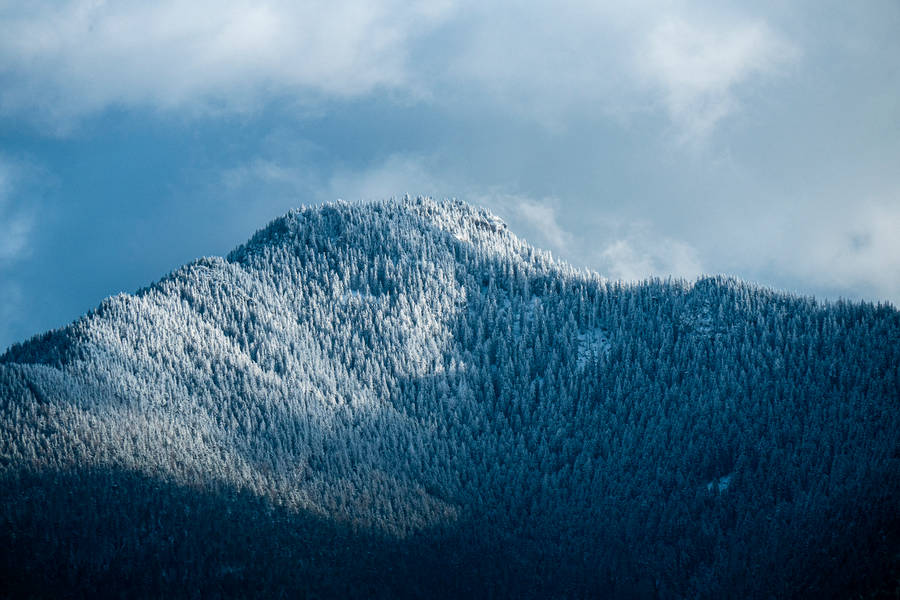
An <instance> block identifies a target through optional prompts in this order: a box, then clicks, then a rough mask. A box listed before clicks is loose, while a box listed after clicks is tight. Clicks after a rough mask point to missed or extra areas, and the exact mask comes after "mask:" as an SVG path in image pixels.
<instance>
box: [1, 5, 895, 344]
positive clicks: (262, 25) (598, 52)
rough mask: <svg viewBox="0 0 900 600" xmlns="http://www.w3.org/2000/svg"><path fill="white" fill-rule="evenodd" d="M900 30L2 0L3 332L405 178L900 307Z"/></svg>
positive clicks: (657, 17)
mask: <svg viewBox="0 0 900 600" xmlns="http://www.w3.org/2000/svg"><path fill="white" fill-rule="evenodd" d="M623 6H627V7H628V8H622V7H623ZM898 32H900V3H898V2H897V1H896V0H884V1H880V0H867V1H865V2H846V1H830V0H810V1H806V2H804V1H802V0H801V1H795V2H776V1H773V2H767V1H765V0H763V1H754V2H745V3H726V2H705V3H704V2H699V3H695V2H677V1H671V2H641V1H632V2H608V3H604V2H602V1H598V0H592V1H584V2H574V1H565V0H563V1H559V0H556V1H554V2H546V3H536V2H530V3H529V2H503V1H497V2H488V3H485V2H465V1H459V2H457V1H453V0H447V1H430V2H423V3H416V2H410V1H408V0H404V1H393V0H361V1H354V0H349V1H348V0H328V1H322V2H305V3H304V2H272V1H264V0H253V1H247V2H241V1H234V0H216V1H214V2H213V1H209V2H205V1H202V0H199V1H198V0H195V1H193V2H189V3H188V2H185V3H179V2H172V1H168V0H159V1H156V2H143V1H125V2H103V1H102V0H92V1H59V0H54V1H43V2H42V1H33V2H3V1H2V0H0V349H2V348H3V347H5V346H7V345H8V344H10V343H12V342H14V341H18V340H22V339H24V338H26V337H29V336H31V335H33V334H36V333H39V332H41V331H44V330H47V329H50V328H53V327H58V326H61V325H64V324H66V323H67V322H69V321H71V320H73V319H75V318H77V317H78V316H79V315H80V314H82V313H83V312H85V311H87V310H89V309H90V308H92V307H94V306H96V305H97V304H98V303H99V301H100V300H101V299H102V298H104V297H105V296H108V295H110V294H115V293H118V292H120V291H125V292H132V291H134V290H136V289H137V288H139V287H141V286H143V285H146V284H148V283H150V282H152V281H154V280H156V279H158V278H159V277H161V276H162V275H164V274H165V273H167V272H168V271H170V270H172V269H173V268H175V267H177V266H178V265H180V264H183V263H185V262H187V261H189V260H192V259H193V258H196V257H198V256H202V255H213V254H218V255H221V254H224V253H226V252H228V250H230V249H231V248H232V247H234V246H235V245H237V244H238V243H240V242H243V241H244V240H246V239H247V238H248V237H249V236H250V235H251V234H252V233H253V232H254V231H255V230H256V229H258V228H259V227H261V226H263V225H264V224H265V223H266V222H267V221H269V220H271V219H273V218H275V217H277V216H279V215H280V214H282V213H284V212H286V211H287V210H288V209H289V208H291V207H293V206H298V205H300V204H307V205H308V204H315V203H319V202H323V201H326V200H332V199H335V198H343V199H346V200H359V199H369V198H383V197H388V196H395V195H402V194H404V193H409V194H412V195H432V196H439V197H457V198H461V199H465V200H468V201H470V202H473V203H477V204H482V205H485V206H487V207H488V208H490V209H492V210H493V211H494V212H495V213H497V214H498V215H500V216H501V217H503V218H504V219H505V220H506V221H507V222H508V223H509V224H510V226H511V227H512V228H513V230H514V231H516V232H517V233H518V234H520V235H521V236H522V237H524V238H525V239H527V240H528V241H530V242H532V243H533V244H535V245H537V246H540V247H543V248H546V249H549V250H551V251H552V252H553V253H554V254H555V255H556V256H559V257H562V258H565V259H567V260H569V261H570V262H573V263H575V264H577V265H579V266H589V267H591V268H594V269H596V270H598V271H599V272H600V273H602V274H604V275H606V276H607V277H610V278H626V279H639V278H643V277H646V276H648V275H670V274H671V275H676V276H680V277H687V278H693V277H696V276H697V275H699V274H702V273H727V274H733V275H737V276H739V277H742V278H745V279H749V280H752V281H756V282H759V283H761V284H764V285H768V286H773V287H776V288H779V289H784V290H790V291H796V292H800V293H803V294H810V295H815V296H816V297H818V298H839V297H847V298H859V299H869V300H882V301H890V302H893V303H895V304H897V303H900V35H898Z"/></svg>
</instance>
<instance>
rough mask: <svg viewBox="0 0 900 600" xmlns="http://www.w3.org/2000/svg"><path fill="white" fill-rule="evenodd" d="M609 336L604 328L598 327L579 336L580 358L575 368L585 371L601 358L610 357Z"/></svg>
mask: <svg viewBox="0 0 900 600" xmlns="http://www.w3.org/2000/svg"><path fill="white" fill-rule="evenodd" d="M609 349H610V343H609V335H608V334H607V332H606V330H604V329H603V328H602V327H596V328H594V329H591V330H589V331H583V332H581V333H579V334H578V358H577V360H576V362H575V366H576V367H577V368H578V369H584V368H585V367H586V366H587V365H588V364H590V363H591V362H593V361H595V360H597V359H598V358H599V357H601V356H607V355H609Z"/></svg>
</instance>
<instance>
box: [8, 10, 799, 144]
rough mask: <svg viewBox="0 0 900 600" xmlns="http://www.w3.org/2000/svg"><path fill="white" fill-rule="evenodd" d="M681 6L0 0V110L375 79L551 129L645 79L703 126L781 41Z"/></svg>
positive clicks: (748, 24)
mask: <svg viewBox="0 0 900 600" xmlns="http://www.w3.org/2000/svg"><path fill="white" fill-rule="evenodd" d="M692 6H693V7H694V8H691V7H692ZM697 6H702V5H697V4H693V5H690V6H686V5H682V4H680V3H673V4H669V5H666V6H664V7H660V6H659V5H658V4H657V3H652V2H634V3H629V5H628V7H627V8H623V7H622V5H621V4H620V3H615V2H587V1H584V0H563V1H561V2H559V3H557V4H555V5H554V6H553V7H552V9H548V7H547V6H546V5H543V4H539V3H535V4H528V3H526V4H522V3H508V2H502V1H500V2H496V3H487V4H485V3H474V2H470V1H469V0H441V1H436V0H429V1H417V2H405V1H402V0H333V1H331V2H299V3H296V2H288V1H287V0H258V1H255V2H250V1H249V0H219V1H217V2H212V1H211V0H199V1H197V2H191V3H183V2H177V1H176V0H160V1H159V2H149V3H148V2H138V1H136V0H131V1H125V2H115V3H114V2H104V1H101V0H67V1H63V2H57V1H51V0H43V1H37V2H30V3H24V4H21V5H20V6H12V5H10V6H7V7H5V8H0V64H3V65H4V66H3V68H2V69H0V111H3V112H6V113H7V114H12V115H21V114H25V115H27V116H29V117H30V118H32V119H37V120H44V121H45V122H49V123H52V124H54V125H55V126H57V127H59V128H60V129H62V130H64V129H65V127H66V126H67V125H68V124H69V122H70V121H73V120H77V119H78V118H79V117H81V116H84V115H89V114H93V113H96V112H99V111H103V110H105V109H107V108H110V107H125V108H149V109H152V110H164V111H176V110H177V111H179V112H180V113H182V114H197V113H199V114H217V113H219V112H223V111H224V112H235V111H237V112H248V111H255V110H257V109H259V108H260V107H262V106H264V105H265V104H266V103H267V102H271V101H273V100H287V101H289V102H291V103H293V104H294V105H295V106H296V107H298V109H302V110H315V109H316V107H319V106H321V105H323V104H324V103H326V102H328V101H330V100H334V99H350V98H359V97H364V96H372V95H375V94H387V95H389V96H391V97H393V98H395V99H401V100H402V101H404V102H407V101H410V100H422V101H427V102H430V103H435V104H437V105H442V106H446V105H453V106H459V104H461V103H462V104H465V105H466V106H472V105H473V103H474V105H482V106H486V107H490V108H491V109H493V110H501V111H502V112H503V113H506V114H517V115H519V116H521V117H524V118H528V119H535V120H537V121H539V122H541V123H543V124H544V125H547V126H550V127H551V128H554V127H555V128H560V127H565V126H571V125H572V123H573V120H574V121H576V122H577V121H579V120H583V119H584V118H596V116H597V115H605V116H609V115H622V114H626V115H628V114H630V115H633V114H643V113H645V112H646V111H647V110H648V109H650V108H652V107H654V106H655V103H656V101H655V99H654V97H652V95H653V94H657V93H658V94H662V104H663V106H664V108H665V110H666V114H668V115H669V116H670V117H671V118H672V119H673V120H674V121H675V122H676V123H678V125H679V126H680V127H683V128H684V129H686V130H688V131H690V132H691V133H693V134H705V133H708V132H709V131H710V130H711V129H712V128H713V127H714V126H715V125H716V124H717V123H718V122H719V121H721V120H722V119H723V118H724V117H725V116H727V115H728V114H730V113H732V112H733V111H734V110H735V108H736V106H738V104H739V102H738V99H739V93H738V87H739V86H740V85H742V84H744V83H746V82H748V81H750V80H751V79H752V78H753V77H754V76H757V75H761V74H764V73H768V72H770V71H771V70H772V69H773V68H775V67H777V66H778V65H780V64H781V63H782V62H783V61H784V59H785V57H786V56H789V55H790V54H791V47H790V45H789V44H787V43H786V42H784V41H783V40H782V39H781V38H780V37H779V36H777V35H776V34H775V33H774V32H773V31H772V29H771V28H770V27H769V26H768V25H767V24H766V23H765V22H763V21H761V20H754V19H751V18H738V17H731V20H730V21H727V24H726V25H723V24H722V23H723V22H724V21H723V20H722V19H716V18H713V17H710V16H709V15H710V14H715V13H714V11H712V10H709V9H706V10H700V9H699V8H696V7H697ZM648 87H649V89H648ZM648 93H649V94H650V96H648ZM302 110H301V114H303V113H302Z"/></svg>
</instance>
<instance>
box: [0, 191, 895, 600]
mask: <svg viewBox="0 0 900 600" xmlns="http://www.w3.org/2000/svg"><path fill="white" fill-rule="evenodd" d="M898 340H900V313H898V312H897V311H896V310H895V309H892V308H890V307H886V306H875V305H872V304H866V303H841V302H838V303H826V304H821V303H817V302H815V301H813V300H811V299H809V298H798V297H793V296H790V295H784V294H779V293H775V292H772V291H769V290H765V289H763V288H758V287H756V286H752V285H748V284H745V283H743V282H740V281H738V280H735V279H731V278H724V277H711V278H702V279H700V280H698V281H697V282H694V283H687V282H683V281H679V280H674V281H661V280H649V281H646V282H643V283H640V284H634V285H628V284H622V283H619V282H610V281H608V280H605V279H603V278H602V277H600V276H599V275H597V274H596V273H591V272H586V271H579V270H576V269H573V268H572V267H571V266H569V265H567V264H565V263H562V262H559V261H555V260H553V259H552V258H551V257H550V255H549V254H547V253H544V252H541V251H539V250H535V249H533V248H532V247H531V246H529V245H527V244H526V243H525V242H523V241H522V240H520V239H519V238H517V237H515V235H514V234H512V233H511V232H510V231H509V230H508V228H507V227H505V225H503V224H502V221H500V220H499V219H497V218H496V217H493V216H492V215H490V213H488V212H487V211H484V210H483V209H476V208H473V207H470V206H468V205H466V204H465V203H463V202H459V201H433V200H430V199H426V198H416V199H412V198H404V199H399V200H392V201H383V202H375V203H371V204H347V203H333V204H328V205H323V206H321V207H311V208H305V209H300V210H295V211H292V212H290V213H288V214H287V215H285V216H284V217H281V218H279V219H276V220H275V221H273V222H271V223H270V224H269V225H267V226H266V227H264V228H262V229H260V230H259V231H257V232H256V234H254V235H253V236H252V237H251V238H250V240H248V242H247V243H245V244H243V245H241V246H239V247H237V248H236V249H235V250H234V251H232V252H231V253H229V254H228V255H227V256H226V257H225V258H217V257H207V258H201V259H198V260H196V261H193V262H191V263H189V264H187V265H185V266H183V267H181V268H179V269H176V270H174V271H173V272H171V273H170V274H169V275H167V276H165V277H163V278H162V279H160V280H159V281H158V282H156V283H154V284H152V285H150V286H148V287H146V288H142V289H141V290H139V291H138V292H136V293H135V294H122V295H119V296H115V297H112V298H110V299H107V300H105V301H104V302H103V303H101V305H100V306H99V307H98V308H97V309H95V310H94V311H91V312H90V313H88V314H87V315H85V316H84V317H82V318H81V319H79V320H78V321H76V322H75V323H73V324H72V325H70V326H68V327H66V328H62V329H59V330H55V331H53V332H48V333H47V334H44V335H43V336H37V337H35V338H32V340H30V341H28V342H26V343H24V344H18V345H14V346H13V347H11V348H10V349H9V350H7V352H6V353H5V354H4V355H3V356H2V357H0V457H2V458H3V460H2V462H0V481H2V482H3V483H4V486H5V490H4V494H5V495H4V496H3V497H2V499H0V510H2V512H0V524H3V526H4V529H3V531H2V533H3V534H4V536H5V541H6V542H8V545H7V547H9V548H18V552H15V553H8V554H7V555H6V556H4V557H3V558H4V561H5V562H4V565H5V566H6V569H5V570H6V572H8V573H32V574H33V576H32V577H31V579H28V578H27V577H26V578H25V579H24V580H22V583H21V586H22V588H21V590H20V591H22V592H23V595H27V590H28V589H29V585H31V586H33V585H36V583H35V582H36V581H37V580H38V579H40V578H41V577H44V576H45V575H46V573H47V571H46V568H44V567H41V564H42V563H41V560H40V559H44V560H50V558H52V557H54V556H61V555H65V556H70V555H71V556H77V557H80V558H79V560H75V561H74V562H73V563H72V564H69V563H68V562H66V560H69V559H66V560H63V561H62V563H60V566H59V569H60V570H61V571H60V573H61V575H59V577H61V578H62V579H59V581H63V580H66V581H80V582H81V583H80V584H79V585H80V586H81V587H80V588H78V589H81V590H82V591H83V592H85V593H88V592H89V591H91V590H94V591H96V589H97V588H96V587H93V586H96V585H100V583H99V582H101V581H107V580H108V578H109V577H113V576H112V575H108V573H109V572H110V571H109V569H110V568H111V567H110V563H108V562H107V563H104V562H103V561H101V560H100V559H99V558H97V559H96V560H92V559H91V558H89V557H84V556H83V553H84V551H85V549H84V546H83V544H84V543H85V542H84V540H93V541H96V542H98V543H100V544H101V545H103V544H112V545H113V546H123V547H127V548H132V550H130V551H129V552H130V553H126V554H125V558H124V559H121V560H119V559H117V561H118V562H115V561H114V566H115V565H117V566H115V568H113V571H112V572H113V573H118V575H115V576H114V577H113V582H114V583H115V582H118V585H124V583H123V582H124V581H125V580H127V579H128V578H129V577H131V575H128V573H131V571H130V570H129V569H130V568H131V567H130V566H128V565H130V564H131V563H129V562H127V561H128V560H130V561H135V560H138V559H137V558H136V557H138V556H145V559H146V560H149V564H154V565H156V564H157V563H158V562H159V561H162V562H166V561H165V560H163V557H164V556H166V553H167V552H170V551H171V548H170V547H169V546H168V545H167V542H166V541H165V540H167V539H169V538H173V539H179V540H181V541H180V542H179V544H180V546H179V548H180V550H179V552H180V553H181V555H183V559H184V561H183V564H180V565H169V566H167V567H165V568H163V567H154V568H152V569H150V571H149V572H148V575H147V577H149V578H150V583H151V584H152V585H150V587H148V588H147V589H162V588H159V586H163V587H165V586H166V585H169V583H170V580H171V581H178V582H180V585H189V586H193V587H194V588H195V589H197V590H200V591H201V593H202V592H203V591H204V590H205V591H207V592H209V593H213V592H212V590H218V591H217V592H215V593H218V594H225V595H241V596H246V595H277V594H284V593H289V592H290V590H294V591H297V590H302V589H306V590H307V591H310V593H313V591H314V590H319V592H320V593H322V594H325V595H337V592H336V591H335V590H336V589H337V588H336V587H335V586H338V587H340V586H341V585H343V584H342V583H341V581H343V580H342V579H341V577H343V576H342V575H340V573H345V574H347V575H348V576H349V579H348V581H351V580H352V581H353V584H352V588H351V589H349V590H347V589H344V592H343V593H342V594H339V595H347V593H348V592H349V593H350V595H361V594H363V595H379V593H382V594H384V595H390V596H398V595H400V596H414V597H418V596H423V595H429V596H434V595H440V593H441V590H443V589H444V588H443V587H442V586H446V585H447V581H448V579H452V578H458V579H459V581H460V582H462V583H461V584H460V586H461V587H456V588H453V589H455V590H456V595H459V594H465V595H475V596H491V595H492V596H509V597H512V596H519V597H521V596H529V595H534V596H545V597H546V596H567V597H580V596H598V595H600V596H609V597H622V596H632V597H653V596H657V597H722V596H723V595H724V596H729V595H732V596H733V595H739V596H743V597H768V596H771V595H776V596H779V595H782V596H783V595H792V596H809V597H827V596H829V595H832V596H840V595H842V594H846V593H851V592H853V593H855V592H857V591H859V590H869V589H888V588H887V587H884V586H890V585H892V584H891V583H890V581H891V580H890V577H891V575H890V573H891V572H892V571H891V570H892V569H894V572H896V564H897V563H896V558H895V556H896V549H897V548H900V526H898V522H897V517H896V511H894V510H893V507H895V506H896V501H897V499H898V498H900V489H898V488H900V483H898V481H900V478H898V477H897V475H898V473H900V456H898V455H897V454H896V450H895V449H896V447H898V444H900V439H898V433H897V431H900V422H898V411H897V410H896V407H897V405H898V402H900V398H898V389H900V371H898V366H897V365H898V364H900V343H898ZM58 481H68V482H70V483H69V484H67V485H68V486H69V488H70V489H71V490H72V494H74V496H72V494H70V497H74V498H75V505H76V506H82V505H83V506H85V507H87V506H95V505H96V499H97V498H107V499H109V500H110V502H113V503H114V505H115V506H117V507H119V508H118V509H117V510H116V511H113V512H112V513H111V514H110V515H109V518H111V519H114V520H116V521H117V522H121V523H122V524H123V533H121V534H116V533H115V532H111V533H106V534H97V535H96V536H95V535H94V534H92V533H89V532H87V531H85V530H84V529H83V528H84V526H83V525H82V524H80V523H79V521H78V518H77V515H78V514H82V515H83V512H84V511H82V513H76V512H73V511H72V510H70V509H69V508H67V506H66V505H65V503H62V504H60V505H57V504H54V501H53V499H54V498H56V497H57V496H58V495H59V494H60V493H62V492H61V491H60V488H59V484H58V483H54V482H58ZM104 481H106V482H115V483H116V485H117V486H118V487H117V488H114V489H127V490H128V491H129V492H130V493H129V494H128V495H127V496H126V497H120V496H118V495H116V493H113V492H112V491H111V490H110V489H101V487H102V486H103V485H105V484H104V483H103V482H104ZM722 482H727V483H725V484H724V485H723V484H722ZM108 484H109V485H112V483H108ZM98 486H101V487H98ZM192 490H193V491H192ZM191 494H195V495H196V496H191ZM36 497H40V498H45V499H48V500H47V502H49V504H48V505H47V508H46V512H47V514H48V515H50V516H47V517H42V516H41V515H38V514H32V513H29V512H28V511H27V510H25V509H22V508H21V507H22V506H27V504H28V502H29V501H30V500H27V499H32V498H36ZM132 497H133V498H134V499H131V500H129V498H132ZM139 498H141V499H140V500H139ZM235 498H240V499H239V500H236V499H235ZM79 503H81V504H79ZM200 506H207V507H212V506H215V507H217V508H216V509H215V510H216V511H219V510H226V511H232V512H233V513H234V514H236V515H242V518H244V519H245V520H246V522H252V523H256V524H258V525H259V527H260V528H262V529H265V530H266V531H271V527H272V524H273V523H276V522H277V523H279V524H280V525H279V527H281V528H283V529H284V530H285V531H284V535H286V536H287V537H286V538H285V539H284V540H282V545H279V546H277V547H276V546H272V545H271V543H270V542H269V541H268V540H265V539H260V538H258V537H255V536H254V535H253V534H252V532H251V531H249V530H244V529H243V528H242V527H240V526H236V528H235V529H233V531H235V532H238V531H240V532H241V533H240V535H242V536H245V537H246V540H247V542H246V546H247V549H246V552H245V553H244V554H242V553H241V552H236V551H235V550H234V549H233V548H232V546H231V545H230V542H229V541H228V540H227V539H226V538H223V537H220V536H218V535H215V534H213V533H210V532H211V531H214V529H215V528H214V525H213V523H214V522H215V519H216V517H215V516H214V515H203V514H198V510H200V509H199V508H198V507H200ZM167 507H169V508H167ZM173 508H174V509H176V513H175V514H176V515H180V516H177V517H174V516H171V514H172V513H171V511H172V510H173ZM182 509H183V510H182ZM84 510H88V509H86V508H85V509H84ZM23 511H24V512H23ZM178 511H182V512H178ZM104 514H106V513H104ZM162 515H167V516H165V518H163V516H162ZM51 517H52V518H51ZM148 519H149V520H148ZM153 519H157V520H158V522H156V524H154V523H155V522H154V521H153ZM273 519H275V520H274V521H273ZM163 523H165V524H163ZM300 523H304V525H302V526H301V525H300ZM310 528H311V529H310ZM333 528H338V529H340V530H341V531H342V532H343V533H340V534H333V535H334V536H336V537H333V539H332V537H330V536H332V534H331V533H326V532H327V531H336V530H335V529H333ZM51 531H63V532H76V533H70V534H68V535H66V534H60V533H51ZM138 531H149V532H151V533H152V536H151V537H152V539H153V540H156V541H154V542H153V544H151V545H150V546H149V549H148V550H146V552H144V551H141V552H144V554H141V553H140V552H138V551H137V550H134V548H138V547H139V546H140V545H139V544H137V545H135V544H136V542H135V539H136V536H139V534H138V533H137V532H138ZM182 531H190V532H192V533H191V534H190V535H188V534H182V533H180V532H182ZM204 532H205V533H204ZM13 534H15V535H13ZM10 536H12V537H10ZM279 539H281V538H279ZM338 539H339V540H341V541H340V544H344V545H346V546H347V547H346V549H342V548H343V546H341V547H339V542H338V541H336V540H338ZM16 540H18V541H16ZM22 540H26V541H24V542H23V541H22ZM28 540H30V541H28ZM363 540H365V541H363ZM376 540H378V541H376ZM284 544H286V545H287V547H283V545H284ZM794 547H798V548H815V547H819V548H822V549H824V551H825V553H824V554H823V553H821V552H817V551H813V550H812V549H810V550H808V551H803V552H799V553H792V552H791V551H790V549H791V548H794ZM770 548H776V550H775V551H770V550H769V549H770ZM279 552H282V553H283V556H281V557H280V558H279ZM317 552H324V554H325V556H328V557H331V558H329V559H328V561H332V562H327V561H326V562H327V564H322V563H317V562H316V558H315V557H316V556H317V554H316V553H317ZM348 552H349V554H347V553H348ZM147 553H149V554H147ZM255 553H258V554H260V555H265V556H267V557H268V558H267V559H266V560H267V564H269V565H270V568H267V569H263V570H262V571H261V570H260V568H259V567H258V566H252V564H253V562H254V559H253V556H254V555H255ZM367 553H368V554H367ZM420 553H424V554H425V555H427V556H417V555H418V554H420ZM225 556H228V557H229V558H228V559H227V560H226V559H225V558H223V557H225ZM346 556H353V557H354V560H358V561H360V564H359V565H358V566H356V567H355V566H354V565H343V566H340V565H341V564H342V563H341V560H342V559H340V558H337V557H346ZM25 557H32V558H31V559H26V558H25ZM147 557H149V558H147ZM454 557H456V558H454ZM460 557H462V558H460ZM126 559H127V560H126ZM123 560H125V561H126V562H122V561H123ZM29 561H30V562H29ZM422 561H424V562H422ZM192 564H204V565H209V568H210V569H212V570H211V571H203V572H202V573H199V572H194V571H192V570H191V567H190V565H192ZM296 564H304V565H306V566H305V567H304V568H303V569H302V570H301V572H297V573H293V571H292V568H293V567H291V565H296ZM390 564H396V565H397V566H398V568H400V569H401V570H403V571H404V572H406V573H407V577H409V581H406V582H403V581H401V582H397V581H393V580H391V576H390V570H389V569H390ZM104 565H105V566H104ZM316 565H319V566H316ZM739 565H750V567H751V568H752V571H753V572H754V573H755V575H754V577H752V578H749V579H748V578H747V577H746V576H745V575H743V573H745V572H746V568H745V567H743V566H739ZM841 565H853V568H852V569H850V568H848V567H846V566H844V567H842V566H841ZM117 569H118V570H117ZM222 569H226V570H229V569H236V570H234V571H228V572H229V573H231V575H229V577H231V576H232V575H233V577H232V579H233V581H232V579H230V580H229V581H232V583H231V584H230V585H232V586H233V587H230V588H226V589H219V588H216V585H218V584H215V583H214V581H215V575H214V573H216V572H219V571H221V570H222ZM417 569H421V571H422V576H421V577H416V576H414V575H413V573H414V572H415V571H416V570H417ZM217 570H218V571H217ZM251 572H252V573H255V576H254V577H255V578H256V580H257V581H258V583H259V587H258V589H256V591H255V592H254V591H253V590H250V591H249V592H248V588H246V585H248V584H249V582H250V579H245V578H243V576H240V575H239V573H251ZM16 577H20V576H19V575H17V576H16ZM336 578H337V579H336ZM51 580H53V579H52V578H51ZM310 581H315V582H317V583H315V584H313V583H309V582H310ZM304 582H305V583H304ZM348 585H349V584H348ZM304 586H309V587H304ZM54 589H55V588H54ZM447 589H449V588H447ZM364 590H365V591H364ZM379 590H380V592H379ZM446 593H447V594H450V592H449V591H447V592H446ZM49 595H53V594H52V593H50V594H49Z"/></svg>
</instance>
